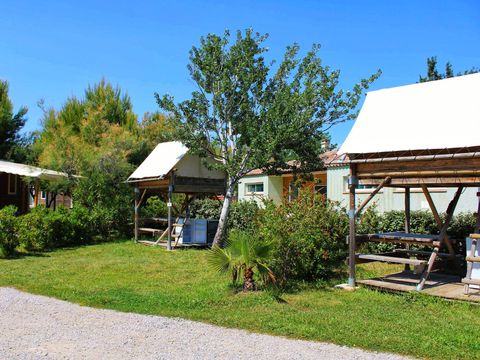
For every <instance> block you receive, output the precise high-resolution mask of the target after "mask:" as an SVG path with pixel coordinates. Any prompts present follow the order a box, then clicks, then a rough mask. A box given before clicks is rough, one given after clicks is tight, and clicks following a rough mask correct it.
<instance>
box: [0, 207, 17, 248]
mask: <svg viewBox="0 0 480 360" xmlns="http://www.w3.org/2000/svg"><path fill="white" fill-rule="evenodd" d="M16 212H17V208H16V207H15V206H6V207H4V208H3V209H1V210H0V249H1V250H2V252H3V255H4V256H5V257H9V256H12V255H13V254H14V253H15V249H16V247H17V246H18V244H19V240H18V237H17V217H16V216H15V214H16Z"/></svg>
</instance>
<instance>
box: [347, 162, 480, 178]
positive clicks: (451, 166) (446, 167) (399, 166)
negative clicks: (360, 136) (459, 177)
mask: <svg viewBox="0 0 480 360" xmlns="http://www.w3.org/2000/svg"><path fill="white" fill-rule="evenodd" d="M356 165H357V175H358V177H359V178H362V177H364V176H365V174H372V173H381V174H386V173H398V174H405V173H420V174H428V173H434V174H437V173H439V174H447V173H454V174H461V173H478V172H480V170H479V169H480V158H466V159H439V160H417V161H384V162H379V163H365V164H356ZM385 176H387V175H383V176H382V177H385Z"/></svg>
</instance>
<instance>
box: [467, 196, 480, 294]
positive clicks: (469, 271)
mask: <svg viewBox="0 0 480 360" xmlns="http://www.w3.org/2000/svg"><path fill="white" fill-rule="evenodd" d="M477 197H478V210H477V223H476V225H475V234H479V233H480V188H478V192H477ZM471 240H472V245H471V249H470V254H465V255H466V256H469V255H470V256H472V257H473V256H476V254H477V247H478V242H479V240H477V239H471ZM472 272H473V262H471V261H467V274H466V275H465V278H466V279H471V278H472ZM469 291H470V286H469V284H465V288H464V292H463V293H464V294H465V295H468V293H469Z"/></svg>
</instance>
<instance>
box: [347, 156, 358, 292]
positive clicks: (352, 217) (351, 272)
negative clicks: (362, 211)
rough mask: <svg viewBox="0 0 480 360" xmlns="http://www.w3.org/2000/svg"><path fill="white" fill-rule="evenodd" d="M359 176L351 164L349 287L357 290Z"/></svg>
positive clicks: (349, 182) (349, 180)
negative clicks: (356, 211) (356, 204)
mask: <svg viewBox="0 0 480 360" xmlns="http://www.w3.org/2000/svg"><path fill="white" fill-rule="evenodd" d="M357 183H358V180H357V174H356V166H355V165H354V164H350V176H349V178H348V188H349V190H350V199H349V204H350V210H349V212H348V217H349V223H350V232H349V236H348V262H349V273H348V286H350V287H351V288H355V285H356V284H355V250H356V244H355V235H356V231H355V219H356V216H355V188H356V187H357Z"/></svg>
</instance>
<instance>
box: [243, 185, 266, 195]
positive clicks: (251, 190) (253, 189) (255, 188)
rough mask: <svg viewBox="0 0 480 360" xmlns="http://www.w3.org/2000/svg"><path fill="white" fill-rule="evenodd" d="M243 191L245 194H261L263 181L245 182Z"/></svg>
mask: <svg viewBox="0 0 480 360" xmlns="http://www.w3.org/2000/svg"><path fill="white" fill-rule="evenodd" d="M245 192H246V193H247V194H263V183H254V184H246V185H245Z"/></svg>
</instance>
